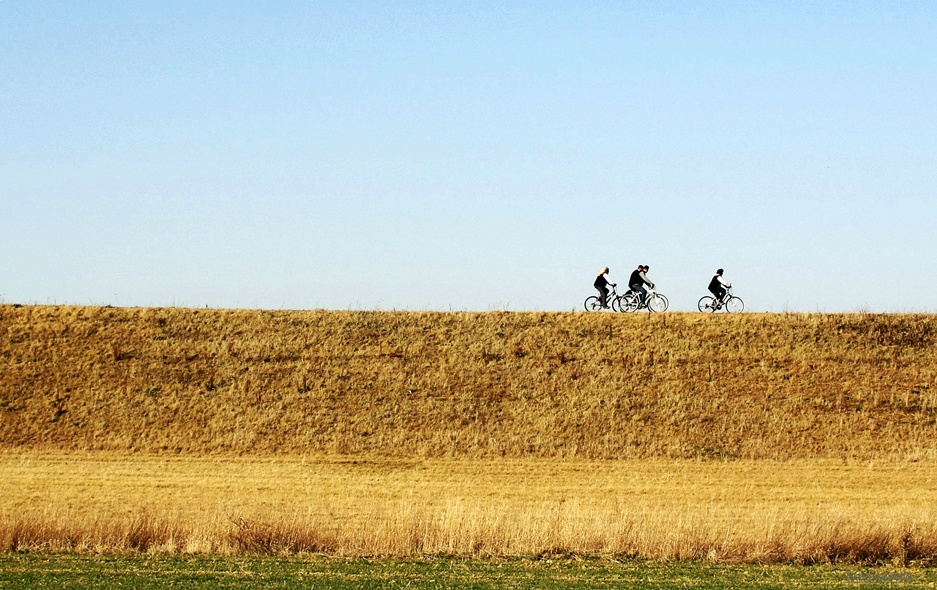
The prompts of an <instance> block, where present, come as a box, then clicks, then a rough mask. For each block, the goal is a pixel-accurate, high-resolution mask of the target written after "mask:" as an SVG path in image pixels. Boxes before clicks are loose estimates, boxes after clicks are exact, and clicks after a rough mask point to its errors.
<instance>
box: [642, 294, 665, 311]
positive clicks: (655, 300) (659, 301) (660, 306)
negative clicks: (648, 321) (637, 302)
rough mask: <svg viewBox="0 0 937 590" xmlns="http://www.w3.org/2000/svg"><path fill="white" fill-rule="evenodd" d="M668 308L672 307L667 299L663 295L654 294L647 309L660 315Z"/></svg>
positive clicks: (648, 302) (648, 300)
mask: <svg viewBox="0 0 937 590" xmlns="http://www.w3.org/2000/svg"><path fill="white" fill-rule="evenodd" d="M668 307H670V302H669V301H667V297H665V296H664V295H661V294H660V293H654V294H653V295H651V296H650V297H648V299H647V308H648V310H649V311H653V312H658V313H659V312H662V311H667V308H668Z"/></svg>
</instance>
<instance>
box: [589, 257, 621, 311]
mask: <svg viewBox="0 0 937 590" xmlns="http://www.w3.org/2000/svg"><path fill="white" fill-rule="evenodd" d="M607 274H608V267H607V266H606V267H605V268H603V269H602V270H600V271H599V274H598V276H597V277H595V282H594V283H592V286H593V287H595V288H596V289H598V290H599V303H601V304H602V308H603V309H608V305H607V304H606V300H607V299H608V285H611V286H613V287H617V286H618V285H617V284H616V283H610V282H609V281H608V279H607V278H606V277H605V275H607Z"/></svg>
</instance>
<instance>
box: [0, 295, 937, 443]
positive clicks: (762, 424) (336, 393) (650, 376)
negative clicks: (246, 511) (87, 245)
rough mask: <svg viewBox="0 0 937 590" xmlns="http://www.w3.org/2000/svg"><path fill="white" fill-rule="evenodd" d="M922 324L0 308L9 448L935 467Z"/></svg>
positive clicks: (819, 318)
mask: <svg viewBox="0 0 937 590" xmlns="http://www.w3.org/2000/svg"><path fill="white" fill-rule="evenodd" d="M935 335H937V318H934V317H930V316H866V315H742V316H739V317H726V316H720V317H709V316H703V315H701V314H665V315H660V316H620V315H619V316H613V315H608V314H602V315H587V314H584V313H563V314H548V313H485V314H475V313H448V314H441V313H405V312H399V313H395V312H261V311H214V310H188V309H111V308H84V307H21V308H13V307H12V306H2V307H0V359H2V360H0V363H2V364H0V412H2V415H3V418H4V419H3V421H2V422H0V445H2V447H3V448H22V447H29V448H45V449H62V450H136V451H157V452H185V453H229V454H230V453H234V454H236V453H250V454H254V455H256V454H274V453H281V454H295V453H312V452H323V453H340V454H360V453H366V454H376V455H382V456H394V457H406V458H413V457H475V458H477V457H501V456H507V457H567V458H568V457H581V458H589V459H625V458H646V457H678V458H696V457H729V458H744V459H776V460H787V459H790V458H813V457H827V458H846V459H874V458H884V457H889V458H894V457H898V458H928V459H934V458H935V449H937V438H935V436H934V435H935V434H937V427H935V415H937V347H935V346H934V344H933V341H934V337H935Z"/></svg>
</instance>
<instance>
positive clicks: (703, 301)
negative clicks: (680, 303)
mask: <svg viewBox="0 0 937 590" xmlns="http://www.w3.org/2000/svg"><path fill="white" fill-rule="evenodd" d="M697 307H698V308H699V310H700V311H702V312H707V311H709V312H712V313H716V312H717V311H720V310H725V312H726V313H741V312H742V310H744V309H745V302H744V301H742V299H741V298H740V297H736V296H735V295H733V294H732V288H731V287H729V288H727V289H726V294H725V295H724V296H723V297H722V300H721V301H719V300H716V298H715V297H714V296H713V295H703V296H702V297H700V300H699V303H698V304H697Z"/></svg>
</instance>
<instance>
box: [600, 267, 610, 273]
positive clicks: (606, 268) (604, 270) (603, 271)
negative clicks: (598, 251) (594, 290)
mask: <svg viewBox="0 0 937 590" xmlns="http://www.w3.org/2000/svg"><path fill="white" fill-rule="evenodd" d="M599 274H600V275H604V274H608V267H607V266H606V267H605V268H603V269H602V272H600V273H599Z"/></svg>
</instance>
